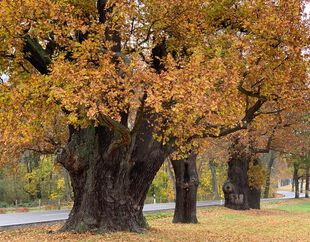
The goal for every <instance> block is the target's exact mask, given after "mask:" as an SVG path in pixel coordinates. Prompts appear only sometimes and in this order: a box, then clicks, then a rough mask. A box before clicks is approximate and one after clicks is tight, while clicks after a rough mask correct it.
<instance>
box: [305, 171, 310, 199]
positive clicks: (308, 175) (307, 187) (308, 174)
mask: <svg viewBox="0 0 310 242" xmlns="http://www.w3.org/2000/svg"><path fill="white" fill-rule="evenodd" d="M309 177H310V166H307V168H306V189H305V190H306V191H305V197H306V198H308V197H309Z"/></svg>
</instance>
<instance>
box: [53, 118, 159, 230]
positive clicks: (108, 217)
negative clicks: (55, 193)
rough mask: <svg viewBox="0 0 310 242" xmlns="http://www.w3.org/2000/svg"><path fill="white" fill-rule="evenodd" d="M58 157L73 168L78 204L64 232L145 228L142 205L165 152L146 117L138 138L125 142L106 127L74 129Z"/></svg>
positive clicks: (73, 185) (72, 174)
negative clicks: (154, 137) (155, 137)
mask: <svg viewBox="0 0 310 242" xmlns="http://www.w3.org/2000/svg"><path fill="white" fill-rule="evenodd" d="M57 160H58V162H60V163H61V164H63V165H64V167H65V168H66V169H67V170H68V172H69V174H70V177H71V183H72V188H73V193H74V205H73V208H72V210H71V212H70V215H69V218H68V220H67V221H66V223H65V225H64V226H63V228H62V231H75V232H85V231H97V232H110V231H132V232H142V231H144V230H145V229H146V227H147V224H146V221H145V219H144V217H143V213H142V209H143V205H144V200H145V198H146V194H147V191H148V188H149V186H150V185H151V183H152V180H153V179H154V176H155V174H156V172H157V171H158V169H159V168H160V166H161V165H162V163H163V162H164V160H165V152H163V147H162V146H161V144H159V143H158V142H156V141H155V140H154V139H153V137H152V130H151V129H150V128H149V127H148V124H147V122H145V123H144V124H143V125H142V128H141V130H140V131H139V132H138V134H137V136H136V138H135V137H133V136H132V138H131V142H130V143H121V140H120V137H119V134H117V133H115V132H112V131H111V130H110V129H107V128H105V127H103V126H99V127H93V126H91V127H89V128H85V129H79V130H77V129H72V128H71V135H70V140H69V142H68V144H67V146H66V147H65V149H63V150H61V151H60V152H58V155H57Z"/></svg>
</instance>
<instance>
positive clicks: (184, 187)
mask: <svg viewBox="0 0 310 242" xmlns="http://www.w3.org/2000/svg"><path fill="white" fill-rule="evenodd" d="M196 158H197V154H196V153H193V152H192V153H191V154H190V155H189V156H188V158H186V159H181V160H172V166H173V169H174V173H175V178H176V206H175V210H174V217H173V223H197V222H198V220H197V216H196V201H197V190H198V184H199V178H198V173H197V168H196Z"/></svg>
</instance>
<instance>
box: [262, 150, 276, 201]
mask: <svg viewBox="0 0 310 242" xmlns="http://www.w3.org/2000/svg"><path fill="white" fill-rule="evenodd" d="M275 158H276V153H275V152H274V151H273V150H270V159H269V161H268V164H267V173H266V184H265V191H264V198H268V197H269V191H270V178H271V168H272V166H273V163H274V161H275Z"/></svg>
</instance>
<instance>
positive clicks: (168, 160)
mask: <svg viewBox="0 0 310 242" xmlns="http://www.w3.org/2000/svg"><path fill="white" fill-rule="evenodd" d="M171 165H172V164H171V160H170V159H169V158H168V159H167V172H168V175H169V178H170V181H171V183H172V187H173V193H174V197H175V198H176V194H177V188H176V184H175V177H174V176H173V171H172V168H171Z"/></svg>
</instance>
